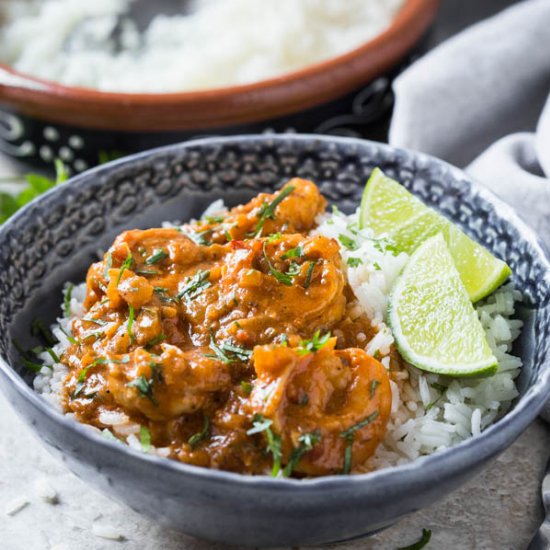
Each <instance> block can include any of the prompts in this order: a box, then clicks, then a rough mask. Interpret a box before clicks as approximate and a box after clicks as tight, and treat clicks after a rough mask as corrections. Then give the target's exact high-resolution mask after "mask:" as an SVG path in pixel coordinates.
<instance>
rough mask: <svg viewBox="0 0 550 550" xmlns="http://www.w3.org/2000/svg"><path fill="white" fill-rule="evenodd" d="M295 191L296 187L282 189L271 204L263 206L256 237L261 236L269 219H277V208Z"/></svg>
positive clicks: (290, 186)
mask: <svg viewBox="0 0 550 550" xmlns="http://www.w3.org/2000/svg"><path fill="white" fill-rule="evenodd" d="M294 189H295V187H294V186H292V185H289V186H288V187H285V188H284V189H282V190H281V191H280V192H279V194H278V195H277V196H276V197H275V198H274V199H273V200H272V201H271V202H270V203H268V202H264V203H263V204H262V206H261V207H260V210H259V212H258V217H259V221H258V223H257V224H256V228H255V230H254V236H255V237H258V236H259V235H261V233H262V230H263V228H264V224H265V222H266V221H267V220H268V219H272V220H273V219H275V210H276V209H277V206H279V204H281V202H283V201H284V200H285V199H286V198H287V197H288V196H289V195H290V194H291V193H292V192H293V191H294Z"/></svg>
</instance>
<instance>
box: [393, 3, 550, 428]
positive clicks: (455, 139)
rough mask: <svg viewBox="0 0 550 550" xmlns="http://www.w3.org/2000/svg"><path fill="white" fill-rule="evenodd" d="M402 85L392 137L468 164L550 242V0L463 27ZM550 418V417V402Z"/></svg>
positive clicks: (549, 411) (547, 413)
mask: <svg viewBox="0 0 550 550" xmlns="http://www.w3.org/2000/svg"><path fill="white" fill-rule="evenodd" d="M394 90H395V94H396V104H395V110H394V115H393V119H392V124H391V129H390V139H389V141H390V143H391V144H392V145H395V146H399V147H407V148H411V149H417V150H420V151H423V152H426V153H430V154H432V155H435V156H437V157H440V158H443V159H445V160H447V161H449V162H451V163H453V164H457V165H459V166H466V170H467V171H468V172H469V173H470V174H471V175H472V176H473V177H474V178H475V179H477V180H478V181H479V182H481V183H482V184H484V185H486V186H487V187H489V188H490V189H491V190H492V191H493V192H494V193H496V194H497V195H499V196H500V197H501V198H502V199H503V200H505V201H506V202H508V203H509V204H511V205H512V206H513V207H514V208H515V209H516V211H517V212H518V214H519V215H520V216H521V217H522V218H523V219H524V220H525V221H526V222H527V223H528V224H529V225H531V226H532V227H533V229H535V231H536V232H537V233H538V235H539V237H540V238H541V240H542V241H543V242H544V243H545V244H546V247H547V249H548V250H550V96H549V94H550V0H528V1H523V2H520V3H519V4H517V5H516V6H514V7H512V8H509V9H507V10H505V11H503V12H501V13H500V14H498V15H497V16H495V17H492V18H490V19H488V20H486V21H483V22H481V23H478V24H476V25H474V26H472V27H470V28H469V29H467V30H465V31H463V32H462V33H460V34H459V35H457V36H456V37H454V38H452V39H450V40H448V41H447V42H445V43H443V44H442V45H441V46H439V47H438V48H436V49H435V50H433V51H432V52H430V53H429V54H427V55H426V56H425V57H423V58H421V59H420V60H419V61H417V62H416V63H415V64H414V65H412V66H411V67H410V68H409V69H408V70H406V71H405V72H404V73H403V74H402V75H401V76H400V77H399V78H398V79H397V80H396V81H395V83H394ZM545 102H546V106H545V107H544V103H545ZM543 107H544V108H543ZM478 155H479V156H478ZM475 157H477V158H475ZM542 416H543V417H544V418H545V419H546V420H547V421H550V402H549V403H548V404H547V405H546V408H545V410H544V411H543V413H542Z"/></svg>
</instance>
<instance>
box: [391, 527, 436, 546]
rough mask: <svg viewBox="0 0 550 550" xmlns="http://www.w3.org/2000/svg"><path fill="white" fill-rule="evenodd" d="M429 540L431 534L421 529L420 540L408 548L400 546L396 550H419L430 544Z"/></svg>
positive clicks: (427, 530)
mask: <svg viewBox="0 0 550 550" xmlns="http://www.w3.org/2000/svg"><path fill="white" fill-rule="evenodd" d="M431 538H432V532H431V531H430V530H429V529H422V536H421V537H420V540H418V541H417V542H415V543H414V544H410V545H409V546H401V547H400V548H398V549H397V550H421V549H422V548H424V547H425V546H426V545H427V544H428V543H429V542H430V539H431Z"/></svg>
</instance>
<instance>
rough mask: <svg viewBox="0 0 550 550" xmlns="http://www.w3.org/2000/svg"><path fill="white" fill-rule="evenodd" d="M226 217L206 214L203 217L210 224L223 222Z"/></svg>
mask: <svg viewBox="0 0 550 550" xmlns="http://www.w3.org/2000/svg"><path fill="white" fill-rule="evenodd" d="M224 219H225V218H224V217H223V216H204V218H203V220H204V221H205V222H206V223H210V224H215V223H222V222H223V220H224Z"/></svg>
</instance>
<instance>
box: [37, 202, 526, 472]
mask: <svg viewBox="0 0 550 550" xmlns="http://www.w3.org/2000/svg"><path fill="white" fill-rule="evenodd" d="M223 210H224V208H223V203H221V201H216V203H214V204H213V205H212V206H211V207H210V208H209V209H208V211H207V212H208V215H215V214H218V213H220V212H222V211H223ZM318 221H319V227H318V228H317V229H316V232H317V233H319V234H322V235H324V236H327V237H332V238H334V239H336V240H338V239H339V237H340V236H341V235H345V236H347V237H349V238H351V239H353V240H354V241H355V243H356V244H357V245H358V248H357V250H354V251H350V250H348V249H346V248H345V246H341V247H340V249H341V255H342V258H343V261H344V264H345V265H346V264H347V262H348V260H349V258H358V259H359V260H361V262H362V263H361V264H360V265H358V266H357V267H349V266H348V267H347V279H348V282H349V284H350V286H351V288H352V289H353V292H354V294H355V296H356V298H357V303H356V304H355V305H354V306H353V307H352V309H351V315H352V316H357V317H358V316H359V315H361V314H363V313H365V314H366V315H367V316H368V317H369V319H370V320H371V321H372V323H373V325H375V326H376V328H377V331H378V332H377V333H376V335H375V336H374V337H373V338H372V339H371V340H367V337H366V335H364V340H365V346H364V348H365V350H366V351H367V353H369V354H370V355H376V357H379V359H380V361H381V363H382V364H383V365H384V366H385V367H386V368H388V369H389V366H390V352H391V350H392V346H393V344H394V339H393V336H392V333H391V330H390V329H389V327H388V326H387V325H386V323H385V321H384V318H385V311H386V308H387V304H388V297H389V292H390V289H391V287H392V285H393V283H394V282H395V280H396V278H397V276H398V275H399V273H400V271H401V270H402V269H403V267H404V266H405V264H406V263H407V261H408V255H407V254H405V253H402V252H401V253H399V252H398V251H396V250H395V248H394V247H393V246H392V243H391V241H389V240H387V239H375V238H374V236H373V235H372V233H371V232H370V231H369V230H365V229H363V230H359V228H358V214H357V213H355V214H353V215H350V216H346V215H344V214H341V213H339V212H337V211H336V212H334V213H333V214H330V215H328V214H324V215H322V216H321V217H320V218H319V220H318ZM169 225H172V224H169ZM85 293H86V285H85V284H84V283H83V284H81V285H79V286H77V287H74V288H73V289H72V297H71V300H70V312H71V316H70V317H68V318H65V317H61V318H60V319H58V324H57V325H54V326H53V327H52V330H53V333H54V335H55V336H56V337H57V338H58V339H59V343H58V344H57V345H56V346H55V347H54V351H55V353H56V354H57V355H58V356H60V355H61V354H62V353H63V351H64V350H65V349H66V348H67V347H68V346H69V345H70V343H69V341H68V339H67V336H66V334H65V333H66V332H68V331H70V325H71V322H72V320H73V319H75V318H78V317H82V316H83V315H84V308H83V305H82V304H83V301H84V298H85ZM520 300H521V294H520V293H519V292H518V291H516V290H515V289H514V287H513V285H512V284H508V285H506V286H504V287H502V288H500V289H499V290H497V291H496V292H495V293H493V294H492V295H491V296H489V297H488V298H486V299H485V300H484V301H483V302H481V303H479V304H477V305H476V309H477V313H478V316H479V319H480V321H481V323H482V326H483V328H484V329H485V332H486V335H487V340H488V342H489V345H490V346H491V349H492V350H493V353H494V355H495V357H496V358H497V360H498V362H499V368H498V371H497V373H496V374H495V375H494V376H492V377H489V378H482V379H453V378H448V377H444V376H439V375H436V374H430V373H426V372H423V371H420V370H418V369H416V368H415V367H412V366H411V365H407V368H406V369H405V370H404V371H402V372H399V373H397V375H398V376H397V380H396V381H391V382H390V384H391V388H392V411H391V416H390V420H389V423H388V430H387V435H386V437H385V439H384V440H383V442H382V443H381V444H380V445H379V447H378V449H377V451H376V453H375V455H374V456H373V457H372V458H371V459H370V460H369V463H368V467H369V468H372V469H380V468H387V467H390V466H396V465H398V464H403V463H406V462H409V461H411V460H414V459H415V458H418V457H419V456H422V455H428V454H431V453H434V452H437V451H440V450H443V449H447V448H449V447H451V446H453V445H456V444H457V443H460V442H461V441H463V440H465V439H467V438H469V437H472V436H476V435H479V434H480V433H481V432H482V431H483V430H485V429H486V428H487V427H488V426H489V425H491V424H492V423H493V422H494V421H495V420H497V419H498V418H499V417H500V416H502V415H503V414H504V413H505V412H506V411H507V410H508V408H509V407H510V404H511V402H512V401H513V400H514V399H515V398H516V397H517V396H518V395H519V393H518V391H517V388H516V385H515V383H514V380H515V378H516V377H517V376H518V375H519V372H520V369H521V366H522V363H521V359H520V358H519V357H516V356H514V355H512V353H511V351H512V343H513V342H514V340H515V339H516V338H517V337H518V335H519V334H520V331H521V328H522V322H521V321H520V320H517V319H514V315H515V305H516V302H518V301H520ZM354 310H355V311H354ZM335 336H338V335H337V334H335ZM358 340H361V338H360V337H359V336H358ZM39 357H40V359H41V360H42V361H43V362H44V364H45V365H46V366H44V367H43V368H42V370H41V371H40V372H39V374H38V375H37V376H36V378H35V379H34V387H35V390H36V391H37V392H38V393H40V394H42V396H43V397H44V398H45V399H47V400H48V401H50V402H51V403H52V404H53V405H54V406H56V407H58V408H61V403H60V395H61V389H62V385H63V380H64V378H65V377H66V375H67V373H68V369H67V367H65V366H64V365H62V364H59V363H54V361H53V360H52V357H51V356H50V355H49V354H48V353H47V352H44V353H42V354H41V355H40V356H39ZM101 421H102V423H103V424H105V425H108V426H110V428H111V430H112V433H111V431H109V430H103V433H104V435H105V436H106V437H109V438H113V435H112V434H113V433H114V434H115V435H116V437H117V438H119V439H122V440H124V441H126V443H127V444H128V445H129V446H130V447H132V448H134V449H137V450H139V449H141V443H140V440H139V429H140V426H139V425H138V424H136V423H134V422H131V421H130V419H129V418H128V417H127V416H126V415H125V414H124V413H118V412H117V413H105V417H104V418H102V419H101ZM89 428H90V429H92V430H96V428H93V427H89ZM117 440H118V439H117ZM149 452H155V453H157V454H159V455H161V456H167V455H168V449H153V448H151V449H150V450H149Z"/></svg>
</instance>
